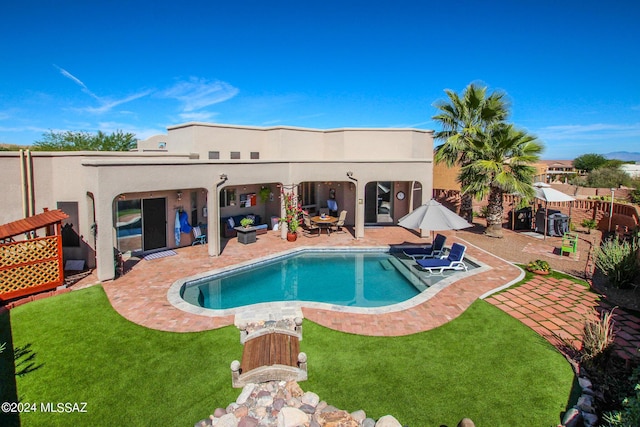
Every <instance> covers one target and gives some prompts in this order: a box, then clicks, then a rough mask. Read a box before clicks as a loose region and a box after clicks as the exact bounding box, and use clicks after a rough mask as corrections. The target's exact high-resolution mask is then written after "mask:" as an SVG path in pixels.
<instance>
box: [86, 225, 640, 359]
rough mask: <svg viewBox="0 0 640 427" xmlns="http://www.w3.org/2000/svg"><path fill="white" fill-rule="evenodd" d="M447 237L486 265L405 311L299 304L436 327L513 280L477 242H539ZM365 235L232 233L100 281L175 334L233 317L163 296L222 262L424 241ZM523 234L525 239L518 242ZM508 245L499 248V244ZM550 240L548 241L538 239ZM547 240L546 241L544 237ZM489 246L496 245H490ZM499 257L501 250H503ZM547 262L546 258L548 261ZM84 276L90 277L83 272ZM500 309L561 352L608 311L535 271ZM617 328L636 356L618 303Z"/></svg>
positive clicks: (350, 322) (628, 316) (309, 314)
mask: <svg viewBox="0 0 640 427" xmlns="http://www.w3.org/2000/svg"><path fill="white" fill-rule="evenodd" d="M445 234H447V236H448V243H449V244H451V243H453V242H456V241H458V242H461V243H463V244H467V245H468V255H469V256H470V257H472V258H475V259H477V260H478V261H481V262H482V263H484V264H486V265H488V266H490V267H491V269H490V270H489V271H484V272H481V273H478V274H476V275H474V276H470V277H467V278H463V279H461V280H459V281H457V282H455V283H453V284H451V285H449V286H448V287H447V288H445V289H443V290H442V291H440V292H439V293H438V294H437V295H436V296H435V297H433V298H431V299H429V300H427V301H425V302H424V303H422V304H419V305H417V306H414V307H412V308H410V309H408V310H404V311H396V312H391V313H385V314H375V315H373V314H353V313H345V312H336V311H329V310H321V309H315V308H303V314H304V316H305V317H306V318H307V319H309V320H312V321H314V322H316V323H318V324H321V325H324V326H326V327H329V328H332V329H336V330H340V331H344V332H350V333H356V334H364V335H376V336H397V335H407V334H412V333H416V332H421V331H426V330H429V329H433V328H435V327H438V326H440V325H442V324H444V323H446V322H448V321H450V320H453V319H454V318H456V317H457V316H459V315H460V314H461V313H462V312H464V310H466V308H467V307H468V306H469V305H470V304H471V303H473V301H475V300H476V299H477V298H479V297H480V296H481V295H483V294H485V293H486V292H488V291H490V290H492V289H495V288H498V287H500V286H502V285H504V284H507V283H510V282H512V281H515V280H517V279H518V278H519V277H520V275H521V274H522V272H521V270H520V269H518V268H517V267H515V266H514V265H513V264H511V263H509V262H506V261H504V260H503V259H501V258H498V257H496V256H494V255H492V254H490V253H488V252H486V251H485V250H483V249H480V248H479V247H477V246H474V245H472V244H469V243H468V240H467V239H470V240H472V241H474V243H476V244H482V245H483V246H488V248H490V250H491V252H494V253H496V252H497V253H502V254H505V253H506V254H511V255H514V257H515V258H514V259H513V260H516V261H520V262H523V261H522V258H518V256H521V257H527V258H528V257H531V256H532V255H531V254H530V253H529V252H528V251H531V247H532V246H531V245H529V246H527V243H532V244H533V245H540V242H538V241H535V240H533V241H530V240H526V239H527V238H525V237H522V236H515V235H508V236H507V237H505V238H504V239H491V240H489V241H488V242H490V244H484V242H485V241H487V240H486V238H485V237H484V236H481V235H478V234H476V235H473V234H470V233H469V232H465V231H458V232H455V231H452V232H447V233H445ZM365 235H366V237H365V238H363V239H357V240H356V239H354V238H353V237H352V235H351V234H349V233H344V234H335V233H334V234H332V235H331V236H327V235H322V236H320V237H314V238H305V237H300V238H299V239H298V241H297V242H293V243H292V242H287V241H284V240H282V239H281V238H280V236H279V234H278V233H275V232H269V233H267V234H265V235H261V236H258V241H257V242H256V243H253V244H250V245H242V244H240V243H238V242H237V240H236V239H232V240H229V241H228V242H226V244H225V247H224V251H223V253H222V254H221V256H219V257H209V256H208V254H207V248H206V246H202V245H200V246H194V247H186V248H180V249H177V250H176V252H177V255H176V256H170V257H166V258H160V259H155V260H150V261H146V260H142V261H140V262H139V263H138V264H137V265H136V266H135V267H134V268H133V269H132V270H131V271H130V272H128V273H127V274H126V275H124V276H123V277H121V278H119V279H117V280H114V281H110V282H106V283H104V284H103V286H104V289H105V291H106V293H107V296H108V297H109V300H110V301H111V304H112V305H113V307H114V308H115V309H116V310H117V311H118V312H119V313H120V314H121V315H122V316H124V317H126V318H127V319H129V320H131V321H132V322H135V323H138V324H140V325H143V326H146V327H149V328H154V329H160V330H165V331H175V332H191V331H201V330H208V329H213V328H218V327H222V326H227V325H232V324H233V322H234V317H233V316H218V317H215V316H213V317H212V316H200V315H196V314H192V313H187V312H184V311H181V310H179V309H177V308H175V307H174V306H172V305H171V304H170V303H169V302H168V300H167V290H168V289H169V287H170V286H171V284H172V283H173V282H174V281H176V280H177V279H180V278H184V277H187V276H191V275H195V274H198V273H202V272H205V271H210V270H214V269H218V268H222V267H226V266H229V265H233V264H237V263H241V262H246V261H251V260H255V259H257V258H259V257H262V256H266V255H272V254H275V253H278V252H283V251H286V250H288V249H291V248H292V247H296V246H332V247H337V246H345V247H347V246H348V247H354V246H381V245H402V244H407V243H424V240H423V239H421V238H420V237H419V236H417V235H416V234H415V233H412V232H410V231H407V230H405V229H403V228H400V227H381V228H371V229H366V231H365ZM523 239H524V240H523ZM514 243H515V244H516V245H515V248H511V249H509V250H507V249H505V248H504V246H506V245H514ZM542 244H544V245H549V244H550V242H549V241H547V242H543V243H542ZM551 244H552V243H551ZM494 249H495V250H494ZM503 256H505V255H503ZM586 258H587V257H586V256H584V257H580V258H579V261H578V260H576V259H573V260H571V261H570V262H569V261H563V262H565V263H568V264H570V265H572V264H577V265H579V266H578V267H576V270H580V269H582V270H583V271H584V262H586V261H585V259H586ZM550 262H551V263H552V267H553V262H554V260H553V259H550ZM86 280H87V281H90V280H91V278H87V279H86ZM487 301H488V302H490V303H491V304H494V305H495V306H497V307H498V308H500V309H502V310H503V311H505V312H507V313H509V314H510V315H512V316H514V317H515V318H517V319H520V320H521V321H522V322H523V323H524V324H526V325H527V326H530V327H531V328H532V329H533V330H535V331H536V332H538V333H539V334H540V335H542V336H543V337H545V338H546V339H548V340H549V341H550V342H551V343H552V344H554V345H556V346H558V348H560V349H563V350H566V343H571V344H573V345H574V346H575V347H577V348H580V347H581V340H582V328H583V324H584V319H585V316H586V315H587V314H588V313H589V312H592V311H593V308H596V309H598V310H603V309H607V310H609V309H611V307H609V306H608V305H607V304H606V303H604V302H602V301H600V300H599V299H598V295H597V294H595V293H592V292H591V291H590V290H589V289H587V288H586V287H584V286H582V285H579V284H575V283H574V282H571V281H569V280H557V279H553V278H548V277H536V278H534V279H533V280H531V281H530V282H528V283H526V284H525V285H522V286H520V287H518V288H515V289H512V290H508V291H505V292H502V293H500V294H497V295H494V296H491V297H489V298H487ZM614 318H615V321H616V328H617V330H618V334H617V338H616V345H617V346H618V350H619V352H620V354H621V355H623V357H625V358H632V357H637V356H638V355H637V349H638V347H639V346H640V319H638V317H637V316H636V315H634V314H632V313H627V312H625V311H624V310H623V309H620V308H618V309H616V310H615V311H614Z"/></svg>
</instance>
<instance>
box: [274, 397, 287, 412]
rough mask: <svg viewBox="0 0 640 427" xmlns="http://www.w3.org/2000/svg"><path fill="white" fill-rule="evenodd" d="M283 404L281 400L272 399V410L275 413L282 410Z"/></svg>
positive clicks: (277, 398) (278, 398)
mask: <svg viewBox="0 0 640 427" xmlns="http://www.w3.org/2000/svg"><path fill="white" fill-rule="evenodd" d="M285 403H286V402H285V401H284V399H283V398H281V397H276V398H275V399H273V409H275V410H276V411H279V410H280V409H282V408H283V407H284V404H285Z"/></svg>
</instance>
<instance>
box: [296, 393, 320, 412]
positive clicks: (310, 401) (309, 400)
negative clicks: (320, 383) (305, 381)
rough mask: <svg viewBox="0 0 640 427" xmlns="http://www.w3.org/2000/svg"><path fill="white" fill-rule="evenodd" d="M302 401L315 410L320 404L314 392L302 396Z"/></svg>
mask: <svg viewBox="0 0 640 427" xmlns="http://www.w3.org/2000/svg"><path fill="white" fill-rule="evenodd" d="M300 401H301V402H302V403H304V404H306V405H310V406H313V407H314V408H315V407H316V406H318V403H320V398H319V397H318V395H317V394H315V393H314V392H312V391H308V392H306V393H305V394H303V395H302V397H301V398H300Z"/></svg>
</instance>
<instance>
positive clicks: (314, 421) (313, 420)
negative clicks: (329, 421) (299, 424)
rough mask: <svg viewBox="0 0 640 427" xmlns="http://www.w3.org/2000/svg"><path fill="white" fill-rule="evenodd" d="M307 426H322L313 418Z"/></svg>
mask: <svg viewBox="0 0 640 427" xmlns="http://www.w3.org/2000/svg"><path fill="white" fill-rule="evenodd" d="M309 427H322V426H321V425H320V424H319V423H318V422H317V421H316V420H315V419H314V418H312V419H311V422H310V423H309Z"/></svg>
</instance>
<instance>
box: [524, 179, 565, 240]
mask: <svg viewBox="0 0 640 427" xmlns="http://www.w3.org/2000/svg"><path fill="white" fill-rule="evenodd" d="M533 186H534V187H535V188H534V190H535V192H536V196H535V197H536V199H540V200H544V213H545V222H544V234H543V236H544V239H546V238H547V231H548V230H547V225H548V218H549V210H548V209H547V203H549V202H573V201H574V200H575V198H573V197H571V196H569V195H568V194H564V193H563V192H561V191H558V190H555V189H553V188H551V186H550V185H549V184H545V183H544V182H536V183H535V184H533ZM569 217H571V206H569Z"/></svg>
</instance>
